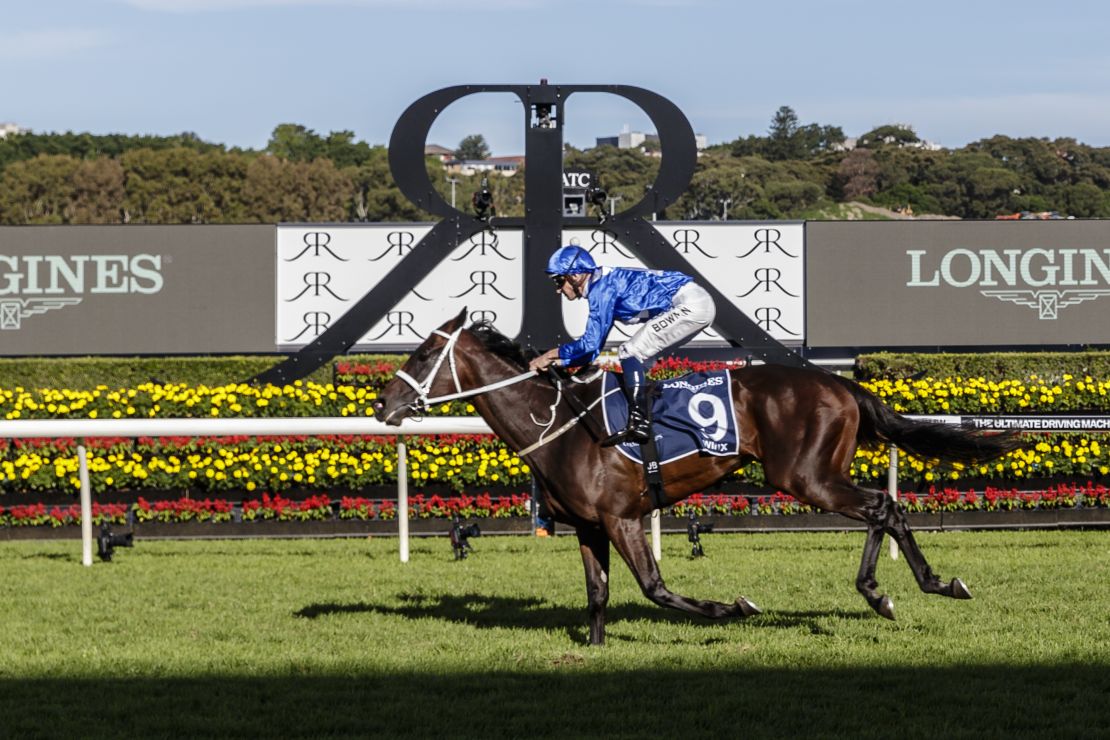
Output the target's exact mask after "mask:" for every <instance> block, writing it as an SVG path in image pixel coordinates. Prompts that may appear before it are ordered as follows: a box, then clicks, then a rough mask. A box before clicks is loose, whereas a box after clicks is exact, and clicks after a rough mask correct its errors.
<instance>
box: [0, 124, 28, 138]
mask: <svg viewBox="0 0 1110 740" xmlns="http://www.w3.org/2000/svg"><path fill="white" fill-rule="evenodd" d="M28 131H29V129H25V128H23V127H22V126H18V125H16V124H14V123H0V139H3V138H4V137H6V136H12V135H15V134H25V133H27V132H28Z"/></svg>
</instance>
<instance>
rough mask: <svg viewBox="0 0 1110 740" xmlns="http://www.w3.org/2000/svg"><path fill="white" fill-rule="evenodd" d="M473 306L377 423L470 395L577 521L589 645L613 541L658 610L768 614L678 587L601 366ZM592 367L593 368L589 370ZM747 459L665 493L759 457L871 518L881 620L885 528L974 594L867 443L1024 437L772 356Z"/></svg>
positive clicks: (827, 499) (440, 337) (945, 589)
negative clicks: (947, 566) (545, 356)
mask: <svg viewBox="0 0 1110 740" xmlns="http://www.w3.org/2000/svg"><path fill="white" fill-rule="evenodd" d="M465 318H466V310H465V309H464V310H463V311H462V312H461V313H460V314H459V315H458V316H456V317H455V318H454V319H452V320H451V321H448V322H447V323H445V324H444V325H443V326H441V327H440V328H439V329H437V330H435V331H434V332H433V333H432V334H431V335H429V337H428V339H427V340H425V341H424V343H423V344H421V345H420V347H418V348H417V349H416V351H415V352H413V353H412V355H411V356H410V357H409V359H408V360H407V361H406V362H405V364H404V365H403V366H402V368H401V369H400V370H399V371H398V372H397V374H396V377H394V378H393V379H391V380H390V382H389V383H388V384H387V385H386V386H385V388H384V389H383V390H382V392H381V395H380V397H379V399H378V401H377V403H376V413H377V416H378V418H379V419H381V420H382V421H384V422H385V423H387V424H391V425H398V424H400V423H401V421H402V420H403V419H405V418H406V417H409V416H412V415H414V414H419V413H420V412H421V411H422V410H424V409H425V408H427V407H429V406H431V405H433V404H437V403H442V402H444V401H447V400H452V399H457V398H470V399H471V401H470V402H471V403H472V404H473V405H474V407H475V408H476V409H477V411H478V413H479V414H480V415H481V416H482V418H484V419H485V421H486V422H487V423H488V424H489V426H490V428H491V429H492V430H493V431H494V433H495V434H497V436H498V437H500V438H501V440H502V441H504V442H505V444H507V445H508V446H509V447H510V448H511V449H513V450H514V451H515V452H516V453H517V454H518V455H519V456H520V457H522V458H523V459H525V460H526V461H527V463H528V465H529V467H530V468H531V469H532V473H533V475H534V476H535V478H536V480H537V482H538V484H539V488H540V490H541V491H542V494H543V496H544V500H545V503H546V505H547V506H548V508H549V509H550V510H551V511H552V512H553V514H554V517H555V519H556V520H557V521H559V522H563V523H566V524H569V525H571V526H573V527H574V529H575V532H576V533H577V535H578V543H579V549H580V551H581V554H582V562H583V564H584V565H585V570H586V595H587V601H588V614H589V625H590V642H591V643H592V644H601V643H603V642H604V639H605V607H606V604H607V602H608V599H609V585H608V583H609V546H610V543H611V544H612V545H613V547H615V548H616V550H617V552H618V553H619V554H620V556H621V557H622V558H623V559H624V561H625V563H626V564H627V565H628V567H629V568H630V569H631V571H632V573H633V575H634V576H635V577H636V581H637V583H638V584H639V586H640V588H641V590H642V591H643V593H644V595H645V596H646V597H647V598H648V599H650V600H651V601H653V602H654V603H656V604H658V605H660V606H667V607H672V608H675V609H680V610H682V611H686V612H690V613H693V614H699V615H701V616H704V617H710V618H714V619H719V618H724V617H747V616H751V615H754V614H758V613H760V610H759V608H758V607H756V605H755V604H753V603H752V602H751V601H749V600H748V599H747V598H745V597H743V596H741V597H739V598H737V599H736V601H735V602H734V603H731V604H725V603H720V602H716V601H703V600H700V599H693V598H689V597H686V596H682V595H679V594H676V593H673V592H672V591H670V590H668V589H667V587H666V586H665V585H664V583H663V578H662V576H661V575H660V572H659V567H658V565H657V563H656V562H655V558H654V557H653V556H652V554H651V551H650V549H649V548H648V545H647V543H646V540H645V537H644V528H643V518H644V516H645V515H647V514H649V513H650V512H651V509H652V503H651V501H650V500H649V497H648V496H647V495H646V490H647V484H646V479H645V475H644V470H643V466H642V465H640V464H639V463H636V462H634V461H631V460H629V459H628V458H626V457H624V456H623V455H621V454H620V453H619V452H618V451H617V450H616V448H603V447H601V446H600V445H599V444H598V439H599V438H601V437H603V436H604V434H603V433H602V431H601V429H600V425H601V422H600V421H599V419H600V417H601V410H600V407H599V402H600V399H601V396H602V391H601V388H602V386H601V376H602V374H603V373H602V372H601V371H600V370H598V369H596V368H595V369H594V370H593V371H592V372H591V371H586V372H584V373H583V372H580V373H578V374H577V375H575V376H574V377H573V378H559V377H556V378H554V379H553V378H552V377H550V376H541V375H537V374H536V373H534V372H532V371H529V370H528V363H527V359H526V358H525V356H524V354H523V352H522V351H521V349H520V347H519V346H518V345H516V344H514V343H512V342H511V341H510V340H508V339H507V338H505V337H504V336H503V335H501V334H500V333H498V332H497V330H496V329H494V328H493V327H492V326H491V325H490V324H488V323H477V324H474V325H473V326H471V327H469V328H465V326H464V324H465ZM579 376H585V377H579ZM730 391H731V394H732V397H733V401H734V408H735V410H736V417H737V418H736V421H737V424H738V426H737V428H738V430H739V438H740V454H739V455H733V456H723V457H716V456H698V455H691V456H687V457H683V458H680V459H678V460H675V461H673V462H670V463H667V464H665V465H663V466H662V477H663V484H664V490H665V493H666V497H667V501H668V502H669V503H671V504H673V503H676V502H678V501H681V500H682V499H683V498H685V497H687V496H689V495H690V494H692V493H695V492H698V491H703V490H706V489H707V488H709V487H711V486H712V485H713V484H714V483H715V482H717V481H719V480H720V479H721V478H723V477H724V476H726V475H728V474H729V473H731V472H733V471H735V470H737V469H738V468H740V467H742V466H743V465H745V464H747V463H748V462H750V461H752V460H759V461H761V462H762V463H763V469H764V470H765V471H766V477H767V482H768V483H769V484H770V485H771V486H774V487H775V488H777V489H779V490H781V491H784V492H786V493H789V494H791V495H792V496H794V497H795V498H796V499H798V500H799V501H801V502H803V503H806V504H809V505H811V506H815V507H818V508H820V509H824V510H826V511H835V512H838V513H840V514H843V515H844V516H847V517H850V518H852V519H856V520H859V521H862V522H864V523H865V524H866V525H867V539H866V542H865V544H864V548H863V558H862V560H861V562H860V568H859V573H858V575H857V576H856V588H857V590H858V591H859V592H860V593H861V594H862V595H863V597H864V598H865V599H866V600H867V603H868V604H869V605H870V606H871V608H872V609H874V610H875V611H876V612H878V613H879V614H880V615H882V616H884V617H886V618H888V619H894V604H893V602H892V600H891V599H890V597H889V596H887V595H885V594H883V593H881V592H880V591H879V586H878V583H877V582H876V580H875V567H876V564H877V562H878V558H879V551H880V545H881V544H882V540H883V534H884V533H887V534H890V536H892V537H893V538H894V540H895V541H896V542H897V543H898V546H899V547H900V548H901V550H902V552H903V553H904V554H905V557H906V562H907V563H908V565H909V567H910V569H911V570H912V571H913V574H914V577H915V578H916V579H917V583H918V585H919V586H920V588H921V590H922V591H924V592H926V593H932V594H940V595H942V596H948V597H950V598H954V599H969V598H971V593H970V592H969V591H968V589H967V587H966V586H965V585H964V583H963V581H961V580H960V579H959V578H954V579H953V580H951V581H949V582H947V583H945V582H943V581H941V580H940V578H938V577H937V575H936V574H935V573H933V571H932V569H931V568H930V567H929V564H928V563H927V562H926V560H925V556H924V555H922V553H921V550H920V548H919V547H918V545H917V543H916V542H915V541H914V537H913V534H912V533H911V532H910V528H909V526H908V524H907V522H906V516H905V514H904V512H903V511H902V508H901V506H900V505H899V504H898V503H897V502H895V501H893V500H892V499H891V498H890V497H889V496H887V495H886V494H885V493H884V492H882V491H879V490H875V489H870V488H863V487H861V486H858V485H856V484H855V483H854V482H853V481H852V480H851V479H850V478H849V476H848V469H849V465H850V464H851V462H852V458H853V456H854V455H855V451H856V447H857V446H858V445H860V444H861V443H876V442H889V443H894V444H897V445H898V446H899V447H902V448H903V449H905V450H908V451H909V452H911V453H912V454H914V455H915V456H917V457H919V458H921V459H939V460H946V461H955V462H964V463H971V462H975V461H982V460H987V459H991V458H994V457H997V456H999V455H1001V454H1003V453H1005V452H1007V451H1009V450H1011V449H1014V448H1016V447H1017V446H1018V445H1019V442H1018V440H1017V438H1016V437H1015V436H1013V435H997V434H996V435H991V434H985V433H982V432H975V431H970V430H964V429H960V428H957V427H952V426H948V425H945V424H943V423H926V422H922V421H917V420H912V419H907V418H905V417H903V416H900V415H899V414H896V413H895V412H893V411H892V410H890V409H889V408H888V407H887V406H885V405H884V404H883V403H882V402H881V401H880V400H879V399H878V398H877V397H876V396H874V395H873V394H871V393H870V392H868V391H867V390H865V389H864V388H862V387H860V386H859V385H858V384H856V383H855V382H853V381H851V380H848V379H846V378H841V377H840V376H837V375H835V374H832V373H828V372H825V371H822V370H810V369H803V368H794V367H784V366H777V365H760V366H753V367H747V368H743V369H740V370H736V371H733V372H732V386H731V389H730Z"/></svg>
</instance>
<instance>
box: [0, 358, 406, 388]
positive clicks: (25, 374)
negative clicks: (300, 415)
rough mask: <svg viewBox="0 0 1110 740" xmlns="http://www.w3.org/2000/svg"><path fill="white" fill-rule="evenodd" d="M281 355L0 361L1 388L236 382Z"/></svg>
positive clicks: (328, 375)
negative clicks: (154, 382)
mask: <svg viewBox="0 0 1110 740" xmlns="http://www.w3.org/2000/svg"><path fill="white" fill-rule="evenodd" d="M283 359H284V356H283V355H253V356H242V355H237V356H231V355H228V356H223V357H184V356H182V357H30V358H0V388H20V387H21V388H27V389H31V388H69V389H71V390H92V389H94V388H96V387H97V386H98V385H104V386H107V387H109V388H133V387H135V386H137V385H141V384H143V383H149V382H152V381H156V382H159V383H162V384H165V383H184V384H186V385H189V386H200V385H207V386H221V385H227V384H228V383H239V382H243V381H245V380H248V379H249V378H252V377H254V376H255V375H257V374H259V373H261V372H263V371H264V370H268V369H269V368H271V367H273V366H274V365H276V364H277V363H278V362H280V361H281V360H283ZM337 359H342V360H346V361H351V362H354V361H359V362H367V363H373V362H380V361H382V360H386V359H392V360H393V361H394V362H395V361H396V356H392V357H388V356H383V355H347V356H345V357H342V358H337ZM333 368H334V363H331V362H329V363H327V364H325V365H324V366H323V367H321V368H320V369H319V370H317V371H316V372H314V373H312V374H311V375H309V376H308V378H307V379H308V380H314V381H316V382H318V383H330V382H332V380H333V373H334V369H333Z"/></svg>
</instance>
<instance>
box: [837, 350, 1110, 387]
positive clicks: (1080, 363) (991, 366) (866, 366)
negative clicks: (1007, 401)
mask: <svg viewBox="0 0 1110 740" xmlns="http://www.w3.org/2000/svg"><path fill="white" fill-rule="evenodd" d="M916 373H924V375H925V376H928V377H933V378H956V377H961V378H980V377H981V378H986V379H987V380H1006V379H1011V380H1012V379H1018V378H1028V377H1029V376H1031V375H1036V376H1037V377H1039V378H1041V379H1043V380H1046V381H1051V382H1058V381H1060V380H1061V379H1062V378H1063V376H1064V374H1065V373H1066V374H1069V375H1072V376H1075V377H1078V378H1082V377H1084V376H1087V375H1090V376H1091V377H1092V378H1110V352H1105V351H1087V352H982V353H975V354H970V353H969V354H947V353H941V354H911V353H895V352H880V353H877V354H872V355H860V356H859V359H858V361H857V369H856V378H857V379H858V380H874V379H889V380H896V379H898V378H908V377H910V376H911V375H914V374H916Z"/></svg>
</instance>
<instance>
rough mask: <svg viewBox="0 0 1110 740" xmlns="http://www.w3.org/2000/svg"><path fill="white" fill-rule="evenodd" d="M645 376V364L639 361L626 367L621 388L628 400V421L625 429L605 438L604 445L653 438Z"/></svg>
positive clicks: (638, 441)
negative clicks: (647, 406)
mask: <svg viewBox="0 0 1110 740" xmlns="http://www.w3.org/2000/svg"><path fill="white" fill-rule="evenodd" d="M621 364H622V365H625V364H626V363H625V362H622V363H621ZM630 364H631V363H630ZM643 377H644V373H643V365H640V363H639V362H638V361H635V363H634V365H633V367H632V368H628V367H626V368H625V371H624V372H623V373H621V389H622V390H623V391H624V397H625V398H626V399H627V400H628V423H627V424H625V426H624V429H622V430H621V431H619V432H617V433H616V434H613V435H611V436H610V437H608V438H607V439H605V440H604V441H603V442H602V443H601V446H602V447H612V446H613V445H618V444H620V443H621V442H635V443H636V444H638V445H642V444H645V443H646V442H647V441H648V440H649V439H651V420H650V419H649V418H648V415H647V411H646V409H645V408H644V383H643Z"/></svg>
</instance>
